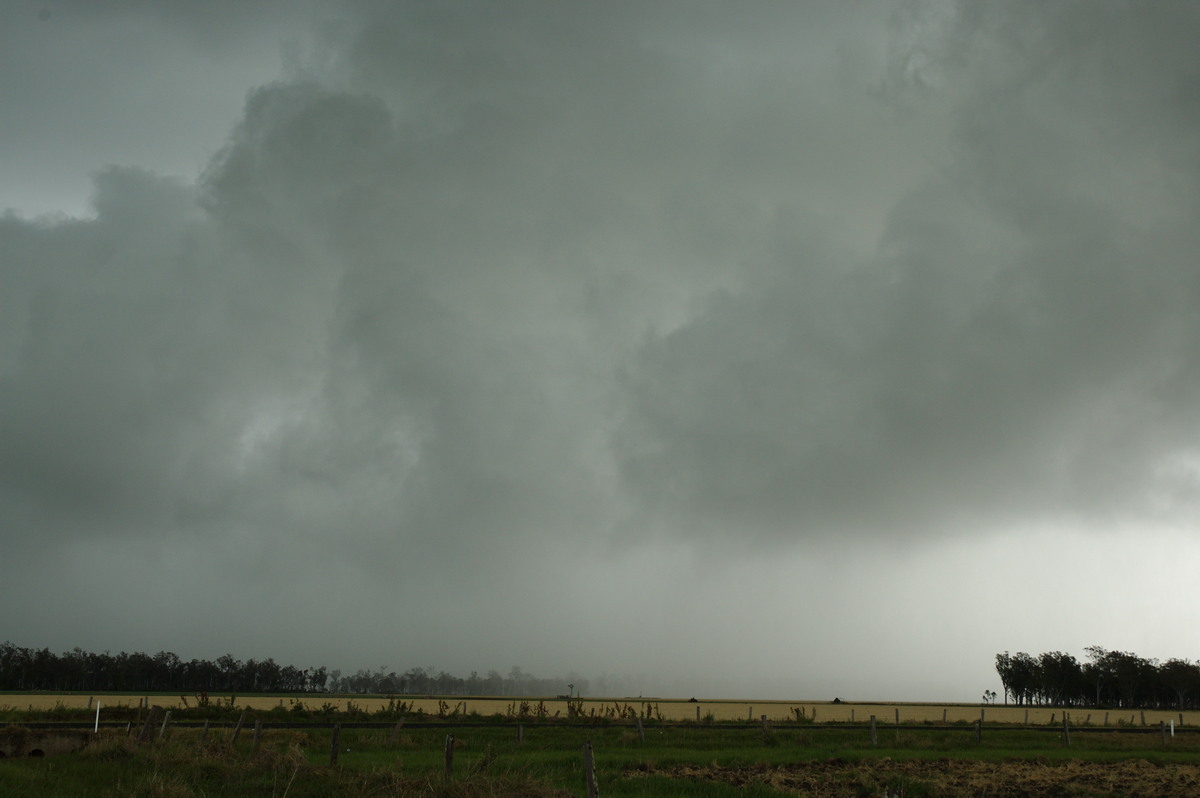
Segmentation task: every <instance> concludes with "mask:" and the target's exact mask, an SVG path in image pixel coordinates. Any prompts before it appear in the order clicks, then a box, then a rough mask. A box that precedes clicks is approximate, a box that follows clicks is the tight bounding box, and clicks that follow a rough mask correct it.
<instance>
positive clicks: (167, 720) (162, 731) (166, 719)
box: [158, 709, 171, 740]
mask: <svg viewBox="0 0 1200 798" xmlns="http://www.w3.org/2000/svg"><path fill="white" fill-rule="evenodd" d="M170 724H171V710H169V709H168V710H167V712H166V714H165V715H163V722H162V726H161V727H160V728H159V730H158V739H160V740H162V739H164V738H166V736H167V727H168V726H169V725H170Z"/></svg>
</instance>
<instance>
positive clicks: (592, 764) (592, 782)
mask: <svg viewBox="0 0 1200 798" xmlns="http://www.w3.org/2000/svg"><path fill="white" fill-rule="evenodd" d="M583 777H584V780H585V781H586V782H587V795H588V798H600V788H599V787H598V786H597V785H596V760H595V758H594V757H593V756H592V742H591V740H588V741H587V742H586V743H584V744H583Z"/></svg>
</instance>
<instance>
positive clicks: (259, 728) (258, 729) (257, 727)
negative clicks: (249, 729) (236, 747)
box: [250, 718, 262, 751]
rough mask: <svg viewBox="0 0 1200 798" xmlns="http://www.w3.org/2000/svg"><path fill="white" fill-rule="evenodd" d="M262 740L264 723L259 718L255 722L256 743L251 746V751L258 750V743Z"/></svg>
mask: <svg viewBox="0 0 1200 798" xmlns="http://www.w3.org/2000/svg"><path fill="white" fill-rule="evenodd" d="M260 739H262V721H261V720H259V719H258V718H255V720H254V742H253V743H251V744H250V750H251V751H257V750H258V741H259V740H260Z"/></svg>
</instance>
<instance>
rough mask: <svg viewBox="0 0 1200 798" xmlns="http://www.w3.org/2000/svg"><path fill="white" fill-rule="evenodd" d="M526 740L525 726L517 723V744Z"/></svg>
mask: <svg viewBox="0 0 1200 798" xmlns="http://www.w3.org/2000/svg"><path fill="white" fill-rule="evenodd" d="M524 742H525V727H524V726H522V725H521V724H520V723H518V724H517V745H521V744H522V743H524Z"/></svg>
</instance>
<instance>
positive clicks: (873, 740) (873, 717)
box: [871, 715, 879, 746]
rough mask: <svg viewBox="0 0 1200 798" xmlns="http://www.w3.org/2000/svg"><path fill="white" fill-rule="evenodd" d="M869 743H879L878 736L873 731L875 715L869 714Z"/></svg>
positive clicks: (875, 744) (876, 744)
mask: <svg viewBox="0 0 1200 798" xmlns="http://www.w3.org/2000/svg"><path fill="white" fill-rule="evenodd" d="M871 745H874V746H878V745H879V736H878V734H877V733H876V731H875V716H874V715H872V716H871Z"/></svg>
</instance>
